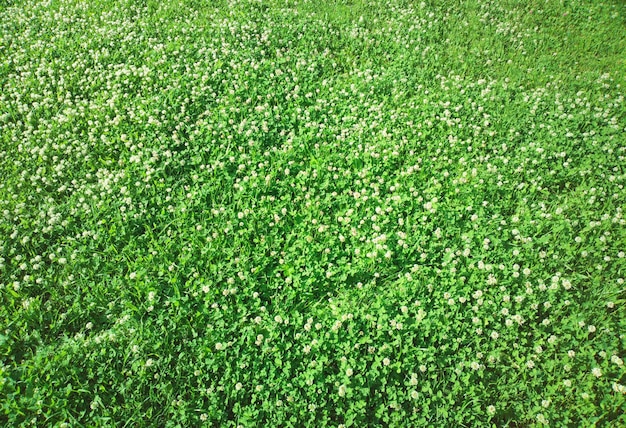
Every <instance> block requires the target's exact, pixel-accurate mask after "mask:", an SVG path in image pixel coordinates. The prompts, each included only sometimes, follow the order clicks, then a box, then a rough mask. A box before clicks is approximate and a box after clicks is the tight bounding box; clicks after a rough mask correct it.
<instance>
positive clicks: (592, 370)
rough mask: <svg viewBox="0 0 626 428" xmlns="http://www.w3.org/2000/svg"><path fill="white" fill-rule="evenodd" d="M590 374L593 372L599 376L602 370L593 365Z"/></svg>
mask: <svg viewBox="0 0 626 428" xmlns="http://www.w3.org/2000/svg"><path fill="white" fill-rule="evenodd" d="M591 374H593V375H594V376H595V377H600V376H602V370H600V368H599V367H594V368H593V369H591Z"/></svg>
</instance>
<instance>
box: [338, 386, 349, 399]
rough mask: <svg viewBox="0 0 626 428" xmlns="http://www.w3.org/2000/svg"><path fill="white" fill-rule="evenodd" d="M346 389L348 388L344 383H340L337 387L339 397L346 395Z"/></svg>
mask: <svg viewBox="0 0 626 428" xmlns="http://www.w3.org/2000/svg"><path fill="white" fill-rule="evenodd" d="M347 389H348V388H347V387H346V386H345V385H341V386H340V387H339V391H338V394H339V396H340V397H345V396H346V391H347Z"/></svg>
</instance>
